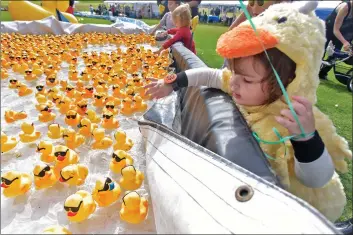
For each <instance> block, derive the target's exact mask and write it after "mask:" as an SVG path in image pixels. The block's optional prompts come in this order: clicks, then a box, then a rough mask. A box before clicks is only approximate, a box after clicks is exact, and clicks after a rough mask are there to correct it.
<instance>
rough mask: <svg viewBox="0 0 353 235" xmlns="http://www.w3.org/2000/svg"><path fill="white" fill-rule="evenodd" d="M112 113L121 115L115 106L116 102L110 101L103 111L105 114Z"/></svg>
mask: <svg viewBox="0 0 353 235" xmlns="http://www.w3.org/2000/svg"><path fill="white" fill-rule="evenodd" d="M105 112H111V113H112V114H113V115H117V114H118V113H119V110H118V108H117V107H116V106H115V103H114V101H108V102H106V103H105V107H104V109H103V113H105Z"/></svg>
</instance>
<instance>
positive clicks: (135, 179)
mask: <svg viewBox="0 0 353 235" xmlns="http://www.w3.org/2000/svg"><path fill="white" fill-rule="evenodd" d="M121 175H122V177H121V179H120V182H119V184H120V186H121V187H122V188H123V189H126V190H136V189H138V188H139V187H140V186H141V184H142V182H143V180H144V178H145V176H144V174H143V173H142V172H141V171H139V170H136V169H135V167H134V166H132V165H129V166H125V167H124V168H123V169H121Z"/></svg>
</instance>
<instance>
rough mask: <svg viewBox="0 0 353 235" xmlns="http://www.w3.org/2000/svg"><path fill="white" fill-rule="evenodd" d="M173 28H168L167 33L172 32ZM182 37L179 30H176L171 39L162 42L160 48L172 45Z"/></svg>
mask: <svg viewBox="0 0 353 235" xmlns="http://www.w3.org/2000/svg"><path fill="white" fill-rule="evenodd" d="M173 30H174V29H169V30H168V33H169V34H172V33H173V32H174V31H173ZM182 38H183V34H182V32H181V30H177V31H176V34H175V35H174V36H173V37H172V38H171V39H169V40H168V41H166V42H165V43H164V44H163V46H162V48H163V49H167V48H169V47H170V46H171V45H173V44H174V43H176V42H179V41H181V40H182Z"/></svg>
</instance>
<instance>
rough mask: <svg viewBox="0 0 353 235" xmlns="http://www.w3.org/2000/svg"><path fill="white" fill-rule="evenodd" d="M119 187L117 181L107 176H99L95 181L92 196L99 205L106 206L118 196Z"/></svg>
mask: <svg viewBox="0 0 353 235" xmlns="http://www.w3.org/2000/svg"><path fill="white" fill-rule="evenodd" d="M120 193H121V189H120V186H119V184H118V183H117V182H115V181H114V180H112V179H111V178H109V177H106V178H104V177H100V178H99V179H98V180H97V181H96V186H95V187H94V189H93V192H92V196H93V199H94V200H95V201H96V202H97V204H98V206H100V207H107V206H110V205H111V204H113V203H114V202H116V201H117V200H118V198H119V196H120Z"/></svg>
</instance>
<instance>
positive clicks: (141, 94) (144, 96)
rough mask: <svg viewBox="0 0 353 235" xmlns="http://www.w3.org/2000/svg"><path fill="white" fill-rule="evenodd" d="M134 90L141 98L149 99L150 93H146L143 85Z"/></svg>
mask: <svg viewBox="0 0 353 235" xmlns="http://www.w3.org/2000/svg"><path fill="white" fill-rule="evenodd" d="M136 91H137V92H138V94H139V96H140V97H141V98H142V99H143V100H150V99H151V95H146V89H145V88H144V87H138V88H137V89H136Z"/></svg>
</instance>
